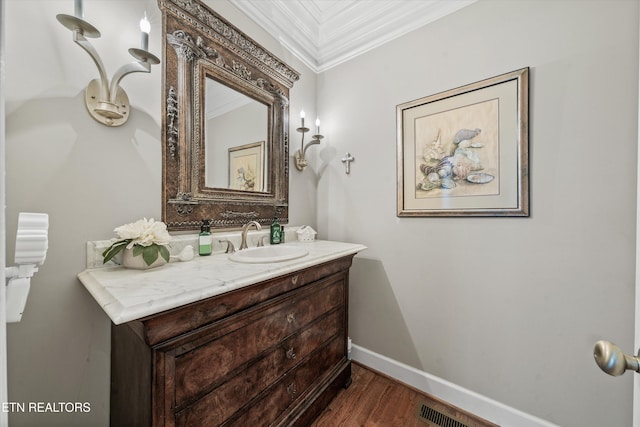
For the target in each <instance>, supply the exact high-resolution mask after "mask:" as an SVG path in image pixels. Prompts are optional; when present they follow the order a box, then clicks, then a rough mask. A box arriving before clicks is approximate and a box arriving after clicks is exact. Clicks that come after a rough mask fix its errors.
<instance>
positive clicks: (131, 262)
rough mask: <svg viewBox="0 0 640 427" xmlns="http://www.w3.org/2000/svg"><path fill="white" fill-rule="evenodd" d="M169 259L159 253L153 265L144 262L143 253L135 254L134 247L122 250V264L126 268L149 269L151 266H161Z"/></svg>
mask: <svg viewBox="0 0 640 427" xmlns="http://www.w3.org/2000/svg"><path fill="white" fill-rule="evenodd" d="M166 263H167V261H165V259H164V258H162V256H161V255H160V254H158V259H157V260H155V261H154V262H153V263H152V264H151V265H147V263H146V262H144V258H142V254H141V255H138V256H133V248H132V249H126V248H125V250H124V251H123V252H122V265H123V266H124V267H126V268H132V269H135V270H148V269H150V268H156V267H160V266H161V265H165V264H166Z"/></svg>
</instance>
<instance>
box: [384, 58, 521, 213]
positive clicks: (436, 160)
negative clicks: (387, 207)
mask: <svg viewBox="0 0 640 427" xmlns="http://www.w3.org/2000/svg"><path fill="white" fill-rule="evenodd" d="M528 81H529V69H528V68H523V69H520V70H516V71H512V72H510V73H506V74H502V75H499V76H496V77H491V78H489V79H486V80H482V81H479V82H476V83H472V84H469V85H465V86H461V87H458V88H455V89H451V90H448V91H445V92H441V93H438V94H435V95H430V96H427V97H424V98H420V99H416V100H414V101H410V102H406V103H404V104H400V105H398V106H397V107H396V122H397V126H398V140H397V148H398V169H397V170H398V182H397V184H398V187H397V188H398V205H397V215H398V216H529V176H528V172H529V164H528V162H529V154H528V152H529V151H528V150H529V136H528V111H529V104H528V102H529V97H528V93H529V89H528V87H529V86H528Z"/></svg>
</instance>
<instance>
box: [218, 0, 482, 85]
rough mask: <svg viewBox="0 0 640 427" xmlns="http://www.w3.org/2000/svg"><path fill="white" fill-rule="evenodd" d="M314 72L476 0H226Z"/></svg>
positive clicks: (350, 57) (341, 61)
mask: <svg viewBox="0 0 640 427" xmlns="http://www.w3.org/2000/svg"><path fill="white" fill-rule="evenodd" d="M229 1H230V2H231V3H232V4H233V5H235V6H236V7H237V8H238V9H240V10H241V11H242V12H243V13H245V14H246V15H247V16H248V17H249V18H251V19H252V20H253V21H255V22H256V23H257V24H258V25H259V26H261V27H262V28H263V29H264V30H265V31H267V32H268V33H269V34H271V35H272V36H273V37H275V38H276V39H277V40H279V41H280V43H282V45H283V46H284V47H285V48H286V49H288V50H289V51H291V52H292V53H293V54H294V55H295V56H296V57H298V59H300V60H301V61H302V62H303V63H304V64H305V65H306V66H308V67H309V68H310V69H312V70H313V71H314V72H316V73H319V72H322V71H325V70H328V69H330V68H332V67H335V66H336V65H338V64H341V63H343V62H345V61H348V60H350V59H352V58H354V57H356V56H358V55H361V54H363V53H365V52H367V51H369V50H371V49H374V48H376V47H378V46H381V45H383V44H385V43H387V42H389V41H391V40H393V39H396V38H398V37H400V36H402V35H404V34H407V33H409V32H411V31H414V30H416V29H418V28H420V27H422V26H424V25H427V24H429V23H431V22H434V21H436V20H438V19H440V18H442V17H444V16H446V15H448V14H450V13H453V12H455V11H457V10H459V9H461V8H463V7H466V6H468V5H470V4H472V3H474V2H475V1H476V0H402V1H399V0H387V1H382V0H298V1H291V0H270V1H265V0H229Z"/></svg>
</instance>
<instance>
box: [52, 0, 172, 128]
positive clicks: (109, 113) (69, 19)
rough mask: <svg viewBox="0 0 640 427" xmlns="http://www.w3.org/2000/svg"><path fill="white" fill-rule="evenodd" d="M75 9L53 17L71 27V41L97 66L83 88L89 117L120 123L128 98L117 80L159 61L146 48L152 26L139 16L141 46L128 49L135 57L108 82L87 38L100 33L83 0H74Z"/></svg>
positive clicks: (126, 111)
mask: <svg viewBox="0 0 640 427" xmlns="http://www.w3.org/2000/svg"><path fill="white" fill-rule="evenodd" d="M74 13H75V16H71V15H65V14H59V15H57V16H56V18H57V19H58V21H59V22H60V23H61V24H62V25H64V26H65V27H67V29H69V30H71V31H72V33H73V41H74V42H75V43H76V44H77V45H78V46H80V47H81V48H82V49H84V50H85V51H86V52H87V53H88V54H89V56H91V59H93V62H95V64H96V66H97V67H98V72H99V73H100V79H94V80H91V81H90V82H89V85H88V86H87V89H86V91H85V104H86V106H87V110H88V111H89V114H90V115H91V117H93V118H94V119H96V120H97V121H99V122H100V123H102V124H103V125H107V126H120V125H122V124H124V123H125V122H126V121H127V120H128V119H129V109H130V108H129V98H128V97H127V94H126V92H125V91H124V89H122V88H121V87H120V86H119V84H120V80H122V78H123V77H124V76H126V75H127V74H130V73H136V72H140V73H149V72H151V65H154V64H159V63H160V59H158V58H157V57H156V56H155V55H153V54H152V53H151V52H149V51H148V50H147V49H148V48H149V31H150V29H151V25H150V24H149V21H148V20H147V14H146V13H145V14H144V17H143V18H142V20H140V31H141V43H140V49H137V48H131V49H129V53H130V54H131V56H133V57H134V58H135V59H137V60H138V61H137V62H131V63H129V64H125V65H123V66H122V67H120V68H119V69H118V70H117V71H116V72H115V74H114V75H113V77H112V78H111V82H109V79H108V77H107V73H106V71H105V68H104V65H103V64H102V60H101V59H100V55H98V52H97V51H96V50H95V48H94V47H93V45H92V44H91V43H90V42H89V40H87V37H89V38H98V37H100V31H98V30H97V29H96V28H95V27H94V26H93V25H91V24H89V23H88V22H87V21H85V20H84V19H83V9H82V0H75V3H74Z"/></svg>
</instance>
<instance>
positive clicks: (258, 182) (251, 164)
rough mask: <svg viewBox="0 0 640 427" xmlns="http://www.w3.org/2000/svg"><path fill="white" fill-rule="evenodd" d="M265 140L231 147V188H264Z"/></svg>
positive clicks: (245, 189)
mask: <svg viewBox="0 0 640 427" xmlns="http://www.w3.org/2000/svg"><path fill="white" fill-rule="evenodd" d="M264 145H265V142H264V141H259V142H254V143H251V144H245V145H240V146H237V147H231V148H229V188H230V189H232V190H242V191H265V189H264Z"/></svg>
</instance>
